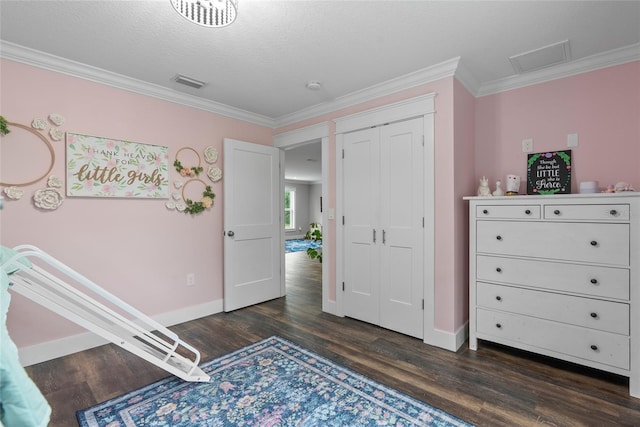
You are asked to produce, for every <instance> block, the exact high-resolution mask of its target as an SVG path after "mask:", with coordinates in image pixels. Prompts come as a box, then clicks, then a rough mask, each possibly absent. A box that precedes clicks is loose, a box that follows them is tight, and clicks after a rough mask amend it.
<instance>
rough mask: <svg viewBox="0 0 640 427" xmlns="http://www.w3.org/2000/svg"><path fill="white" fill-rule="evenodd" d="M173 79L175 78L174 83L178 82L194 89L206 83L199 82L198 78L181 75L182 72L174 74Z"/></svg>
mask: <svg viewBox="0 0 640 427" xmlns="http://www.w3.org/2000/svg"><path fill="white" fill-rule="evenodd" d="M173 80H175V81H176V83H180V84H181V85H185V86H189V87H193V88H196V89H200V88H201V87H202V86H204V85H205V84H206V83H205V82H201V81H200V80H196V79H192V78H191V77H187V76H183V75H182V74H178V75H177V76H175V77H174V78H173Z"/></svg>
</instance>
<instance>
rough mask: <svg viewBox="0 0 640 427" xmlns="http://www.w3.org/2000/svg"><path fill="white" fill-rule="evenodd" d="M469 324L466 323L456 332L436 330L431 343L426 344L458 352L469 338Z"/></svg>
mask: <svg viewBox="0 0 640 427" xmlns="http://www.w3.org/2000/svg"><path fill="white" fill-rule="evenodd" d="M468 326H469V324H468V323H465V324H464V325H462V326H461V327H460V328H459V329H458V330H457V331H455V332H446V331H443V330H441V329H434V330H433V332H432V336H431V338H432V339H431V341H430V342H428V343H427V342H426V341H425V343H426V344H430V345H433V346H436V347H440V348H443V349H445V350H449V351H454V352H455V351H458V350H459V349H460V347H462V345H463V344H464V343H465V342H466V340H467V337H468V336H469V327H468Z"/></svg>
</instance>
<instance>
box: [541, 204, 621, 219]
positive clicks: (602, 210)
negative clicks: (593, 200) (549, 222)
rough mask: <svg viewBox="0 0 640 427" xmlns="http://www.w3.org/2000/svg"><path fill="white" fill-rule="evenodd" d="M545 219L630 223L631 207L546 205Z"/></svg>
mask: <svg viewBox="0 0 640 427" xmlns="http://www.w3.org/2000/svg"><path fill="white" fill-rule="evenodd" d="M544 218H545V219H555V220H610V221H629V205H609V204H607V205H545V207H544Z"/></svg>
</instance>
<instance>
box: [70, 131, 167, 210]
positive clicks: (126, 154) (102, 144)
mask: <svg viewBox="0 0 640 427" xmlns="http://www.w3.org/2000/svg"><path fill="white" fill-rule="evenodd" d="M66 148H67V196H69V197H72V196H73V197H127V198H128V197H136V198H156V199H168V198H169V191H170V189H169V170H168V169H169V157H168V147H163V146H159V145H149V144H140V143H137V142H130V141H122V140H117V139H110V138H103V137H97V136H90V135H81V134H76V133H70V132H67V147H66Z"/></svg>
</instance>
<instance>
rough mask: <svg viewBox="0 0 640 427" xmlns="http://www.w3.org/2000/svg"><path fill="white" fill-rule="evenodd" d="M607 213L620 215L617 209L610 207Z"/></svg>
mask: <svg viewBox="0 0 640 427" xmlns="http://www.w3.org/2000/svg"><path fill="white" fill-rule="evenodd" d="M609 213H610V214H611V216H618V215H620V214H619V213H618V211H617V210H615V209H611V210H610V211H609Z"/></svg>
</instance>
